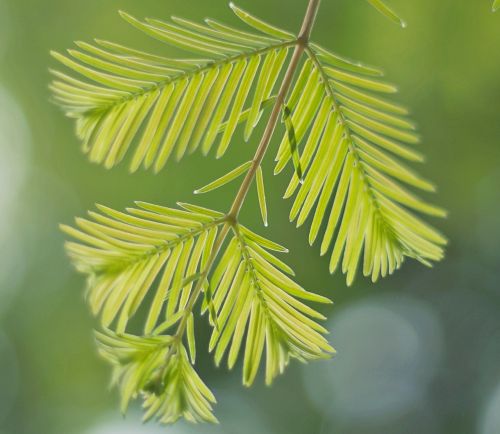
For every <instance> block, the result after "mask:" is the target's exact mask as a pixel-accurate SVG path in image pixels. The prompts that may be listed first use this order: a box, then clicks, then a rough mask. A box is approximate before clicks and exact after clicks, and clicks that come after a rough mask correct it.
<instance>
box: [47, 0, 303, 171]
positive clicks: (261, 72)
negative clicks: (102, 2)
mask: <svg viewBox="0 0 500 434" xmlns="http://www.w3.org/2000/svg"><path fill="white" fill-rule="evenodd" d="M233 9H234V12H235V14H236V15H237V16H238V17H240V18H241V19H242V20H243V22H245V23H247V24H248V25H250V26H252V27H254V28H257V30H259V31H260V32H264V33H265V34H266V36H262V35H259V34H257V33H247V32H241V31H239V30H235V29H232V28H230V27H228V26H225V25H221V24H219V23H215V22H214V21H213V20H208V21H207V23H206V24H198V23H194V22H191V21H189V20H184V19H181V18H173V19H172V21H160V20H156V19H146V20H145V21H140V20H138V19H136V18H134V17H132V16H130V15H128V14H126V13H125V12H121V16H122V17H123V18H124V19H125V21H127V22H128V23H129V24H131V25H132V26H134V27H135V28H137V29H139V30H140V31H142V32H144V33H146V34H147V35H149V36H151V37H153V38H155V39H158V40H160V41H161V42H163V43H165V44H167V45H169V46H175V47H177V48H181V49H182V50H185V51H187V52H190V53H194V54H195V55H201V56H203V57H200V58H194V59H189V58H187V59H171V58H166V57H163V56H158V55H156V54H151V53H145V52H142V51H139V50H136V49H133V48H128V47H124V46H122V45H119V44H115V43H112V42H107V41H102V40H96V44H88V43H84V42H77V43H76V44H77V46H78V48H79V49H78V50H73V49H72V50H68V54H67V55H63V54H60V53H55V52H53V53H52V55H53V56H54V57H55V59H56V60H58V61H59V62H60V63H61V64H63V65H64V66H65V67H66V68H68V69H69V70H71V71H73V73H74V74H75V76H76V77H72V76H70V75H67V74H66V73H63V72H59V71H53V74H54V76H55V80H54V82H53V83H52V84H51V86H50V87H51V89H52V92H53V94H54V99H55V101H56V102H57V103H59V104H60V105H61V107H62V108H63V109H64V110H65V112H66V114H67V116H68V117H70V118H73V119H75V121H76V128H77V135H78V137H79V139H80V140H81V141H82V143H83V146H82V148H83V150H84V152H85V153H87V154H88V156H89V159H90V160H91V161H92V162H94V163H98V164H104V165H105V167H107V168H111V167H114V166H115V165H117V164H118V163H120V162H121V161H122V160H123V159H124V157H125V156H126V155H127V154H129V153H131V154H132V158H131V161H130V170H131V171H132V172H135V171H136V170H138V169H139V168H140V167H141V166H142V167H144V168H145V169H148V168H150V167H153V168H154V170H155V171H156V172H158V171H160V170H161V169H162V168H163V167H164V166H165V164H166V163H167V162H168V161H169V160H170V159H171V157H172V156H175V158H176V159H177V160H179V159H181V158H183V157H184V156H185V155H186V153H191V152H194V151H196V150H197V149H198V148H199V147H201V149H202V151H203V152H204V153H208V152H209V151H210V150H211V148H212V147H213V144H214V142H215V141H216V139H217V135H218V134H219V132H220V133H222V138H221V142H220V144H219V145H218V148H217V157H220V156H222V155H223V154H224V153H225V151H226V150H227V148H228V146H229V144H230V142H231V138H232V136H233V134H234V131H235V128H236V126H237V124H238V123H239V122H240V121H241V119H242V117H245V116H248V115H249V114H251V116H250V117H249V124H248V125H247V128H246V133H245V137H246V138H247V139H248V137H249V136H250V134H251V132H252V130H253V128H254V127H255V125H256V124H257V122H258V120H259V119H260V115H261V113H262V109H263V107H261V106H263V102H264V101H265V100H267V99H269V98H270V96H271V93H272V91H273V89H274V87H275V84H276V81H277V79H278V76H279V73H280V71H281V69H282V67H283V65H284V62H285V60H286V58H287V54H288V51H289V49H290V47H291V46H293V45H294V44H295V41H294V39H295V38H294V36H293V35H292V34H288V33H286V32H283V31H279V30H277V29H274V28H272V27H270V26H268V25H265V24H264V23H263V22H261V21H260V20H257V19H256V18H254V17H251V16H250V15H248V14H247V13H245V12H243V11H242V10H241V9H238V8H236V7H234V6H233ZM269 32H271V33H273V34H274V36H273V35H269ZM254 85H255V88H256V89H257V91H256V92H257V93H256V94H255V95H254V96H252V95H253V93H252V92H251V89H252V87H253V86H254ZM247 103H248V104H250V107H249V108H248V109H247V108H245V105H246V104H247ZM245 113H247V114H246V115H245ZM244 115H245V116H244Z"/></svg>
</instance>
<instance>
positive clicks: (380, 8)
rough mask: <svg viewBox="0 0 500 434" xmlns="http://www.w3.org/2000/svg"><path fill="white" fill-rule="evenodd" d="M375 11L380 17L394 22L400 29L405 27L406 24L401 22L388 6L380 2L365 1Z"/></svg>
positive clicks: (377, 0)
mask: <svg viewBox="0 0 500 434" xmlns="http://www.w3.org/2000/svg"><path fill="white" fill-rule="evenodd" d="M367 1H368V3H370V4H371V5H372V6H373V7H374V8H375V9H377V10H378V11H379V12H380V13H381V14H382V15H384V16H385V17H387V18H389V19H390V20H391V21H394V22H395V23H396V24H398V25H400V26H401V27H403V28H404V27H406V22H405V21H403V20H402V19H401V18H400V17H399V16H398V15H397V14H396V13H395V12H394V11H393V10H392V9H391V8H390V7H389V6H387V5H386V4H385V3H384V2H383V1H382V0H367Z"/></svg>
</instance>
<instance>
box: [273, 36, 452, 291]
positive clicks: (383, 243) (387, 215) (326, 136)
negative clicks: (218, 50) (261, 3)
mask: <svg viewBox="0 0 500 434" xmlns="http://www.w3.org/2000/svg"><path fill="white" fill-rule="evenodd" d="M307 53H308V59H307V60H306V62H305V63H304V65H303V67H302V71H301V73H300V75H299V77H298V79H297V81H296V84H295V87H294V90H293V92H292V94H291V95H290V98H289V101H288V102H287V106H288V107H290V110H292V116H291V119H292V122H293V124H294V126H295V134H296V140H297V142H298V143H299V144H302V145H303V150H302V155H301V157H300V164H301V167H302V169H303V170H304V171H305V180H304V183H303V184H301V183H300V182H299V179H298V177H297V174H296V173H294V175H293V178H292V180H291V182H290V184H289V186H288V189H287V191H286V193H285V197H286V198H288V197H291V196H292V195H294V194H295V193H296V196H295V201H294V203H293V206H292V210H291V213H290V220H292V221H294V220H296V221H297V226H300V225H302V224H303V223H304V222H305V221H306V219H307V218H308V216H309V215H311V214H313V220H312V224H311V229H310V233H309V241H310V243H311V244H312V243H314V242H315V240H316V239H317V237H318V235H319V234H320V231H322V227H323V225H324V224H326V229H324V233H323V239H322V242H321V254H322V255H323V254H326V253H327V252H328V251H329V249H330V246H331V245H332V244H333V251H332V253H331V260H330V272H332V273H333V272H334V271H335V270H336V269H337V268H338V267H339V266H340V265H341V268H342V272H343V273H346V274H347V282H348V284H350V283H351V282H352V281H353V279H354V277H355V274H356V270H357V268H358V263H359V262H361V261H362V263H363V265H362V268H363V274H364V275H365V276H368V275H371V277H372V280H373V281H376V280H377V279H378V278H379V276H385V275H386V274H390V273H392V272H393V271H394V270H395V269H397V268H399V266H400V265H401V263H402V262H403V260H404V258H405V257H406V256H408V257H411V258H415V259H418V260H419V261H421V262H423V263H424V264H427V265H429V264H430V261H438V260H440V259H441V258H442V257H443V248H442V246H443V245H444V244H445V243H446V240H445V239H444V237H443V236H442V235H441V234H439V233H438V232H437V231H436V230H435V229H433V228H431V227H430V226H428V225H427V224H426V223H424V222H423V221H421V220H420V219H419V218H418V217H416V216H415V215H414V213H413V212H412V211H418V212H420V213H423V214H427V215H431V216H439V217H442V216H444V215H445V212H444V211H443V210H441V209H440V208H437V207H435V206H433V205H429V204H428V203H426V202H425V201H424V200H422V199H421V198H419V197H417V196H416V195H414V194H413V193H412V192H410V191H409V190H407V189H406V187H404V185H405V184H406V185H408V186H411V187H415V188H418V189H421V190H424V191H433V190H434V187H433V185H432V184H431V183H429V182H428V181H426V180H424V179H422V178H421V177H420V176H419V175H417V174H416V173H415V172H413V171H412V170H411V169H409V168H408V167H406V165H404V164H403V163H402V162H401V160H400V159H404V160H409V161H422V160H423V158H422V156H421V155H420V154H419V153H418V152H416V151H414V150H413V149H411V148H410V147H409V146H407V145H413V144H416V143H417V142H418V141H419V137H418V136H417V135H416V134H415V132H414V130H415V127H414V125H413V124H412V123H411V122H409V121H408V120H407V119H406V115H407V111H406V109H404V108H402V107H400V106H398V105H395V104H393V103H391V102H388V101H386V100H385V99H383V98H381V97H380V96H379V95H378V94H387V93H393V92H395V91H396V89H395V88H394V87H393V86H392V85H389V84H387V83H384V82H382V81H379V80H378V79H376V78H374V77H377V76H380V75H381V74H382V73H381V72H380V71H379V70H377V69H375V68H372V67H367V66H364V65H361V64H359V63H354V62H351V61H348V60H346V59H343V58H340V57H339V56H336V55H334V54H332V53H330V52H328V51H326V50H324V49H323V48H321V47H319V46H318V45H315V44H311V46H310V47H309V48H308V49H307ZM276 160H277V165H276V170H275V172H276V173H279V172H281V171H282V170H283V168H284V167H285V166H286V165H287V164H288V163H289V162H290V160H291V152H290V144H289V139H288V135H285V137H284V138H283V141H282V143H281V146H280V148H279V151H278V155H277V158H276ZM315 206H316V208H315V209H314V207H315ZM313 210H314V211H313ZM329 210H330V212H328V211H329ZM363 256H364V258H363V259H362V257H363Z"/></svg>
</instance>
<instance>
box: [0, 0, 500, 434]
mask: <svg viewBox="0 0 500 434" xmlns="http://www.w3.org/2000/svg"><path fill="white" fill-rule="evenodd" d="M322 3H323V4H322V7H321V10H320V15H319V18H318V21H317V25H316V28H315V31H314V39H315V40H316V41H318V42H320V43H321V44H323V45H325V46H327V47H329V48H331V49H332V50H334V51H336V52H337V53H339V54H341V55H346V56H349V57H352V58H357V59H360V60H363V61H365V62H367V63H369V64H374V65H378V66H382V67H383V68H384V69H385V70H386V72H387V76H388V78H389V79H390V80H391V81H393V82H396V83H398V84H399V85H400V89H401V95H400V97H399V100H400V101H401V102H403V103H404V104H406V105H408V106H409V107H411V109H412V112H413V117H414V118H415V120H416V121H417V122H418V124H419V126H420V131H421V133H422V135H423V137H424V141H423V143H422V145H421V147H422V150H423V152H424V153H425V154H426V155H427V157H428V162H427V164H426V165H425V166H423V167H421V168H420V170H421V171H422V172H423V174H424V175H426V176H427V177H428V178H430V179H433V180H434V181H435V182H436V183H437V185H438V186H439V191H438V195H437V196H435V197H433V198H432V200H434V201H436V202H438V203H439V204H441V205H443V206H445V207H446V208H447V209H449V210H450V217H449V218H448V219H447V220H446V221H438V222H436V224H437V226H438V227H440V228H441V229H442V230H443V231H444V232H445V233H446V235H447V236H448V237H449V238H450V240H451V243H450V246H449V249H448V253H447V257H446V260H445V261H444V262H442V263H440V264H438V265H437V266H436V267H435V268H434V269H432V270H429V269H425V268H424V267H422V266H420V265H418V264H415V263H411V262H408V263H406V264H405V266H404V267H403V269H402V270H401V271H399V272H398V273H397V274H396V275H395V276H393V277H390V278H388V279H385V280H383V281H381V282H379V283H378V284H377V285H371V284H370V283H369V282H368V281H366V280H363V279H360V278H359V279H358V280H357V282H356V283H355V285H354V286H353V287H352V288H346V286H345V283H344V279H343V277H342V276H333V277H332V276H330V275H329V274H328V271H327V259H326V258H320V257H319V255H318V251H317V250H318V249H317V248H314V247H313V248H308V247H306V246H307V234H306V230H305V229H302V230H299V231H297V230H296V229H295V228H294V227H293V226H292V225H291V224H287V222H288V218H287V215H288V210H289V206H290V204H289V203H288V202H286V201H283V200H281V199H280V197H281V195H282V192H283V191H284V187H285V185H286V182H287V177H286V176H283V177H277V178H274V179H271V178H270V177H268V183H267V184H268V185H267V188H268V195H269V197H270V198H272V199H271V200H270V228H268V229H267V230H263V228H261V227H260V223H259V215H258V211H257V207H256V197H255V196H256V195H255V193H254V192H252V194H251V195H250V196H249V199H248V201H247V203H246V206H245V208H244V210H243V214H242V218H243V219H244V221H245V223H246V224H248V225H249V226H250V227H253V228H254V229H258V231H259V232H260V233H263V234H264V235H267V236H270V237H271V238H272V239H273V240H275V241H278V242H281V243H283V244H285V245H286V246H288V247H289V248H290V250H291V253H290V255H289V257H288V258H287V262H288V263H289V264H290V265H292V266H293V267H294V268H295V270H296V272H297V278H298V280H299V282H300V283H302V284H303V285H304V286H305V287H306V288H310V289H313V290H318V291H319V292H320V293H322V294H323V295H328V296H329V297H331V298H332V299H333V300H334V301H335V304H334V306H333V307H331V308H330V309H328V311H327V312H326V313H327V314H328V317H329V320H328V323H327V326H328V328H329V329H330V330H331V334H330V340H331V342H332V344H333V345H334V346H335V347H336V348H337V350H338V355H337V357H336V358H335V359H333V360H329V361H325V362H317V363H313V364H310V365H304V366H302V365H299V364H298V363H292V365H291V367H290V368H289V369H288V371H287V372H286V374H285V375H284V376H282V377H280V378H279V379H278V380H277V381H276V383H275V385H274V386H273V387H272V388H266V387H264V386H263V385H262V381H260V382H259V383H260V384H258V385H256V386H254V387H253V388H252V389H250V390H245V389H243V388H242V387H241V386H240V384H241V381H240V372H239V369H237V370H235V372H231V373H228V372H227V371H226V369H225V368H220V369H216V368H215V367H214V364H213V361H212V359H211V357H210V356H209V355H207V354H204V353H205V352H204V351H202V350H201V349H202V348H206V343H207V339H206V338H207V335H208V330H206V328H208V327H206V328H205V324H206V323H205V322H204V321H201V322H200V323H199V326H198V332H199V339H198V345H199V347H200V351H199V353H200V357H199V361H198V363H197V364H198V366H197V368H198V370H199V371H200V372H201V374H202V376H203V377H204V378H205V379H206V382H207V383H208V385H209V386H210V387H211V388H213V389H214V391H215V393H216V395H217V397H218V400H219V404H218V405H217V406H216V412H217V416H218V417H219V418H220V420H221V422H222V424H221V425H220V426H217V427H206V426H198V427H196V428H193V427H189V426H186V425H183V424H179V425H177V426H174V427H168V428H165V427H158V426H155V425H146V426H141V424H140V412H139V410H138V409H133V410H132V411H131V412H130V414H129V415H128V416H127V418H126V419H123V418H121V416H120V415H119V413H118V408H117V397H116V394H115V393H114V392H108V389H107V385H108V379H109V371H108V368H107V366H106V365H105V364H104V363H103V362H101V361H100V360H99V359H98V357H97V356H96V351H95V347H94V344H93V341H92V332H91V330H92V328H93V327H94V325H95V322H94V320H93V319H92V318H91V316H90V314H89V312H88V310H87V307H86V305H85V304H84V302H83V297H82V293H83V291H82V289H83V283H84V282H83V279H82V278H81V277H80V276H77V275H76V274H75V273H74V272H73V271H72V269H71V268H70V266H69V263H68V261H67V259H66V257H65V255H64V252H63V247H62V246H63V237H62V235H61V233H60V232H59V230H58V227H57V225H58V223H59V222H65V223H70V222H71V221H72V218H73V216H76V215H82V214H84V213H85V212H86V210H87V209H89V208H92V207H93V204H94V203H95V202H99V203H103V204H106V205H108V206H111V207H115V208H124V207H125V206H128V205H130V204H131V203H132V201H133V200H145V201H152V202H156V203H160V204H165V205H173V204H174V203H175V201H177V200H183V201H187V202H189V201H191V202H193V203H199V204H202V205H207V204H209V206H211V207H213V208H215V209H221V210H224V209H226V208H227V207H228V205H229V203H230V201H231V198H232V197H233V195H234V190H235V188H236V185H234V186H228V187H227V188H224V189H223V190H221V191H220V192H217V193H214V194H212V195H211V196H210V197H200V198H198V197H197V198H193V197H192V191H193V189H194V188H195V187H199V186H200V185H203V184H205V183H206V182H208V181H210V180H212V179H214V178H215V177H217V175H220V174H221V173H225V172H224V171H225V170H229V169H231V168H233V167H235V165H236V164H237V163H241V162H242V161H246V160H245V158H246V157H247V156H248V155H251V154H252V153H253V149H254V146H255V142H252V143H250V144H249V145H241V146H233V147H232V149H231V150H230V152H229V153H228V156H227V157H226V158H224V159H223V160H220V161H216V160H214V159H213V158H212V157H209V158H207V159H203V158H202V157H201V156H199V155H194V156H191V157H189V158H186V159H185V160H184V161H183V162H182V163H181V164H170V165H169V166H168V167H167V170H164V171H163V172H162V173H161V174H160V175H157V176H154V175H153V174H151V173H145V172H142V173H139V174H136V175H134V176H133V177H132V176H129V175H128V174H127V171H126V168H125V166H121V167H119V168H118V169H116V170H114V171H111V172H108V171H105V170H104V169H103V168H101V167H97V166H94V165H91V164H89V163H88V162H87V161H86V159H85V158H84V157H83V156H82V154H81V153H80V151H79V144H78V142H77V140H76V138H75V136H74V134H73V125H72V123H71V122H70V121H69V120H68V119H65V118H64V117H63V115H62V113H61V112H60V111H59V110H58V109H57V107H55V106H54V105H52V104H51V103H49V92H48V89H47V84H48V82H49V80H50V76H49V73H48V68H49V67H50V66H55V62H54V61H53V60H52V59H51V58H50V56H49V54H48V52H49V49H56V50H63V49H65V48H68V47H69V46H70V45H71V44H72V41H73V40H79V39H80V40H90V39H91V38H93V37H100V38H105V39H111V40H116V41H118V42H124V43H128V44H130V45H132V46H137V47H144V48H147V47H150V46H151V47H154V48H155V49H157V50H161V49H162V46H161V45H159V44H158V45H157V44H155V43H154V42H151V41H149V40H148V39H147V38H146V37H144V36H143V35H141V34H140V33H138V32H137V31H135V30H134V29H132V28H131V27H130V26H128V25H126V24H125V23H124V22H122V21H121V20H120V18H119V16H118V14H117V13H116V11H117V10H118V9H124V10H126V11H128V12H130V13H132V14H135V15H137V16H139V17H143V16H154V17H158V18H162V17H167V16H169V15H170V14H175V15H180V16H186V17H190V18H193V19H202V18H204V17H205V16H212V17H217V18H219V19H221V20H224V21H227V22H229V23H233V24H236V23H237V20H236V19H235V18H234V17H233V16H232V13H231V11H230V10H229V8H228V7H227V4H226V1H225V0H210V1H207V0H141V1H140V2H139V1H134V0H105V1H104V0H86V1H71V2H69V1H64V0H44V1H39V0H0V434H21V433H22V434H59V433H60V434H139V433H140V434H156V433H163V432H165V433H172V434H190V433H198V434H205V433H221V434H225V433H227V434H247V433H248V434H250V433H262V434H268V433H269V434H285V433H286V434H295V433H297V434H299V433H300V434H305V433H311V434H312V433H317V434H329V433H338V434H351V433H352V434H365V433H366V434H368V433H369V434H379V433H380V434H399V433H426V434H438V433H446V434H447V433H450V434H471V433H479V434H498V433H500V284H499V282H500V249H499V244H500V49H499V47H500V14H492V13H491V4H490V3H491V1H490V0H475V1H460V2H457V1H455V0H440V1H436V0H391V4H392V5H393V6H394V8H395V9H396V10H398V11H399V12H400V14H401V15H403V16H404V17H405V18H406V19H407V21H408V23H409V27H408V28H407V29H406V30H404V31H403V30H401V29H400V28H398V27H397V26H395V25H393V24H392V23H391V22H389V21H388V20H386V19H385V18H383V17H382V16H381V15H379V14H377V13H376V12H375V10H374V9H372V8H371V7H370V6H369V5H368V4H367V2H365V1H364V0H323V2H322ZM238 5H239V6H241V7H243V8H246V9H248V10H249V11H251V12H253V13H255V14H256V15H258V16H261V17H262V18H264V19H267V20H268V21H270V22H272V23H274V24H276V25H278V26H281V27H283V28H286V29H289V30H293V31H295V30H296V29H297V28H298V26H299V24H300V22H301V18H302V15H303V12H304V10H305V7H306V0H287V1H285V0H274V1H270V0H239V1H238ZM275 145H276V140H275ZM269 160H271V159H270V158H268V160H267V161H266V164H265V167H266V168H267V169H271V164H270V163H271V162H270V161H269Z"/></svg>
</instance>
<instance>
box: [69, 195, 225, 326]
mask: <svg viewBox="0 0 500 434" xmlns="http://www.w3.org/2000/svg"><path fill="white" fill-rule="evenodd" d="M98 209H99V211H100V212H99V213H96V212H93V211H91V212H90V213H89V216H90V219H88V220H87V219H77V220H76V228H73V227H70V226H65V225H63V226H62V229H63V231H64V232H66V233H67V234H68V235H70V236H71V237H72V238H73V239H75V240H76V242H74V241H69V242H67V243H66V250H67V252H68V254H69V256H70V258H71V259H72V261H73V263H74V265H75V267H76V269H77V270H78V271H80V272H81V273H84V274H86V275H87V276H88V293H87V299H88V302H89V304H90V307H91V309H92V312H93V313H94V315H98V314H99V315H100V316H101V322H102V324H103V326H104V327H109V326H110V325H111V324H112V323H113V322H114V321H115V320H116V330H117V331H118V332H120V333H122V332H124V331H125V329H126V326H127V323H128V321H129V319H130V318H131V317H132V316H134V314H135V313H136V312H137V310H138V308H139V307H140V306H141V305H142V304H143V302H144V300H145V298H146V296H147V294H148V293H150V292H153V297H152V301H151V304H150V306H149V311H148V314H147V319H146V323H145V328H144V331H145V334H149V333H151V332H152V331H153V329H154V328H155V326H156V325H157V322H158V320H159V318H160V315H161V313H162V311H163V310H165V313H164V315H166V318H167V320H168V319H169V318H170V317H171V316H172V315H175V313H176V312H177V311H182V310H183V308H184V305H185V303H186V300H187V297H188V295H189V294H190V291H191V289H192V286H193V282H194V281H195V280H196V278H197V277H196V276H197V275H198V273H199V272H201V271H202V270H201V260H202V255H203V254H205V255H206V252H207V251H208V252H209V251H210V250H211V248H212V244H211V243H212V242H213V239H214V237H215V236H216V234H217V232H218V229H219V227H220V225H221V224H222V219H221V217H220V216H219V215H217V214H215V215H213V214H212V215H207V214H205V213H199V212H196V211H182V210H177V209H172V208H165V207H161V206H157V205H151V204H147V203H143V202H138V203H137V208H129V209H127V212H126V213H122V212H119V211H115V210H112V209H110V208H107V207H104V206H98ZM194 209H196V208H194Z"/></svg>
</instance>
